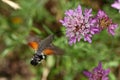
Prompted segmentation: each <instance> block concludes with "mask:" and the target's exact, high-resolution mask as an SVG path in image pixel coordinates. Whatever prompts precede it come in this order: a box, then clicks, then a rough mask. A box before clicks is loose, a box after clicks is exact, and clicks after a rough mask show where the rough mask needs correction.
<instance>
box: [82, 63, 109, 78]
mask: <svg viewBox="0 0 120 80" xmlns="http://www.w3.org/2000/svg"><path fill="white" fill-rule="evenodd" d="M109 73H110V69H107V70H104V69H103V68H102V63H99V64H98V66H97V67H95V68H94V69H93V71H92V72H89V71H84V74H85V75H86V76H87V77H88V78H89V80H109V79H108V74H109Z"/></svg>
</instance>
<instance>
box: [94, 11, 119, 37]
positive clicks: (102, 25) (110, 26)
mask: <svg viewBox="0 0 120 80" xmlns="http://www.w3.org/2000/svg"><path fill="white" fill-rule="evenodd" d="M94 20H95V26H96V27H97V28H98V29H99V32H101V31H102V30H104V29H107V31H108V33H110V34H111V35H114V34H115V29H116V28H117V27H118V24H115V23H113V22H112V19H110V18H109V17H108V15H107V14H106V13H105V12H104V11H102V10H99V11H98V13H97V15H96V17H95V18H94Z"/></svg>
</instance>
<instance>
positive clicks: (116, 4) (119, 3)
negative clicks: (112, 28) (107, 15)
mask: <svg viewBox="0 0 120 80" xmlns="http://www.w3.org/2000/svg"><path fill="white" fill-rule="evenodd" d="M111 6H112V7H113V8H115V9H118V10H119V12H120V0H116V1H115V2H114V3H113V4H112V5H111Z"/></svg>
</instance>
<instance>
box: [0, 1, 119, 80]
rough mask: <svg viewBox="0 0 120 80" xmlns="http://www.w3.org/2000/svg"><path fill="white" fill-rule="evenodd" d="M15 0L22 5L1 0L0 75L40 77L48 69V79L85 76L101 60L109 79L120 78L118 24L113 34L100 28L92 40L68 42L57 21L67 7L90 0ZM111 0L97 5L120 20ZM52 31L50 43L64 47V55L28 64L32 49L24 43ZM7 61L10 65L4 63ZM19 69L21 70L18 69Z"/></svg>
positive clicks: (21, 79) (20, 79)
mask: <svg viewBox="0 0 120 80" xmlns="http://www.w3.org/2000/svg"><path fill="white" fill-rule="evenodd" d="M14 1H15V2H16V3H18V4H19V5H20V7H21V9H19V10H14V9H13V8H11V7H10V6H9V5H7V4H5V3H3V2H2V1H0V52H1V54H0V66H1V69H0V76H3V77H5V78H8V79H9V78H12V79H13V80H27V79H28V80H42V79H43V74H44V72H45V71H47V74H48V75H47V76H46V77H47V79H48V80H87V78H86V77H85V76H84V75H83V71H84V70H92V69H93V68H94V66H97V65H98V63H99V61H101V62H102V63H103V68H105V69H107V68H110V69H111V72H110V75H109V78H110V80H119V79H120V75H119V74H120V72H119V69H120V64H119V63H120V58H119V57H120V54H119V53H120V44H119V41H120V35H119V34H120V28H117V30H116V34H115V36H114V37H113V36H111V35H109V34H108V33H107V31H102V32H101V33H100V34H98V35H95V36H94V38H93V39H92V40H93V41H92V43H91V44H90V43H87V42H84V41H80V42H78V43H76V44H75V45H73V46H70V45H69V44H68V41H67V38H66V37H65V28H64V27H63V26H62V25H61V24H60V23H59V20H60V19H62V18H63V16H64V12H65V11H66V10H67V9H71V8H72V9H73V8H75V7H77V6H78V4H81V5H82V7H83V8H86V7H87V8H91V5H93V3H92V2H91V3H90V2H87V1H88V0H86V2H85V0H58V1H57V0H29V1H28V0H14ZM91 1H94V0H91ZM98 1H101V0H98ZM111 1H113V0H106V1H105V2H103V1H101V3H105V4H104V5H102V6H99V7H100V8H101V9H103V10H104V11H105V12H106V13H107V14H108V15H109V16H110V18H112V19H113V21H114V22H115V23H118V24H119V22H120V13H118V11H117V10H115V9H113V8H112V7H111V6H110V4H111V3H112V2H111ZM85 3H86V4H85ZM87 3H89V5H88V4H87ZM96 4H98V3H96ZM98 5H101V4H98ZM93 11H94V12H93V13H96V12H97V8H93ZM119 27H120V26H119ZM57 32H59V33H57ZM52 33H53V34H55V35H56V37H55V40H54V41H53V44H54V45H56V46H58V47H59V48H61V49H63V50H64V51H65V53H64V55H60V56H54V55H52V56H47V59H46V60H45V62H43V64H40V65H38V66H36V67H34V66H32V65H30V59H31V57H32V56H33V53H34V52H33V50H32V49H31V48H29V46H28V45H27V43H28V42H29V40H30V38H32V37H35V36H38V37H39V38H40V39H41V38H42V39H44V38H45V37H46V36H48V35H49V34H52ZM31 36H32V37H31ZM29 37H30V38H29ZM3 62H4V64H3ZM8 64H11V66H13V67H9V66H7V65H8ZM18 64H19V65H18ZM9 70H10V71H9ZM18 70H21V73H20V72H19V71H18ZM3 74H6V75H3ZM0 78H1V77H0ZM58 78H59V79H58ZM44 80H45V79H44Z"/></svg>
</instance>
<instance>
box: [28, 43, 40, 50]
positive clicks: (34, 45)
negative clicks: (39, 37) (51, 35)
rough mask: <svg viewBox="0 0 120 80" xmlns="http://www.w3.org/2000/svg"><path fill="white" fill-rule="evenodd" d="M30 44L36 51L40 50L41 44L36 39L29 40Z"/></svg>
mask: <svg viewBox="0 0 120 80" xmlns="http://www.w3.org/2000/svg"><path fill="white" fill-rule="evenodd" d="M28 45H29V46H30V47H32V48H33V49H34V50H35V51H36V50H38V45H39V44H38V42H35V41H33V42H29V43H28Z"/></svg>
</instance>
